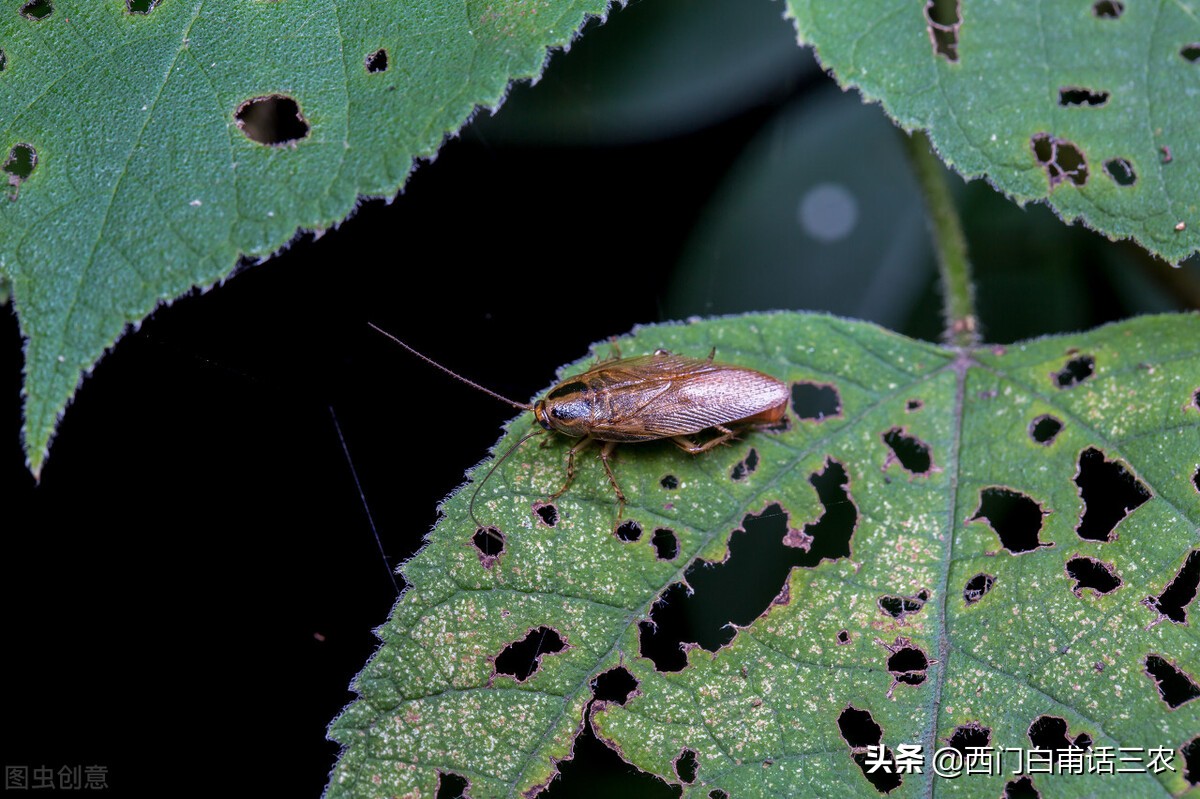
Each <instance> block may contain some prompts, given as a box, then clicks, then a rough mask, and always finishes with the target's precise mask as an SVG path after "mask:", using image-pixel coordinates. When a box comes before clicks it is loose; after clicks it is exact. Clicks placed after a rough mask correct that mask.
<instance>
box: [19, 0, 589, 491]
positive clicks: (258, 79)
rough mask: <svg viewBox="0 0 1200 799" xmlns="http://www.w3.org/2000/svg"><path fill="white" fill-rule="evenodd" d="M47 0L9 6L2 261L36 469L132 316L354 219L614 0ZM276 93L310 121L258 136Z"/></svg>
mask: <svg viewBox="0 0 1200 799" xmlns="http://www.w3.org/2000/svg"><path fill="white" fill-rule="evenodd" d="M33 5H36V6H37V9H36V10H37V11H38V13H36V14H35V13H33V10H31V11H30V12H29V13H17V12H16V10H15V8H14V7H12V6H10V7H9V9H8V10H7V11H6V12H5V13H4V14H3V16H0V48H2V50H3V56H2V57H0V60H2V65H0V147H2V148H3V149H2V150H0V160H4V162H5V169H6V171H7V173H8V174H7V175H6V177H7V178H8V181H7V183H8V199H6V200H5V201H4V202H2V203H0V274H3V276H4V277H6V278H8V279H9V280H11V282H12V294H13V299H14V303H15V307H16V309H17V311H18V313H19V315H20V319H21V328H22V333H23V334H24V336H25V337H26V340H27V344H26V349H25V377H26V389H25V390H26V405H25V414H26V418H25V428H24V435H25V443H26V448H27V453H28V457H29V461H30V465H31V466H32V468H33V470H34V472H35V473H36V472H38V471H39V470H40V468H41V465H42V463H43V461H44V459H45V457H46V452H47V448H48V446H49V442H50V438H51V437H52V435H53V431H54V428H55V425H56V423H57V420H58V418H59V417H60V416H61V414H62V412H63V409H64V408H65V407H66V404H67V403H68V401H69V400H70V398H71V396H72V395H73V393H74V391H75V389H76V387H77V385H78V384H79V381H80V379H81V377H82V376H83V375H84V374H86V373H87V372H88V371H90V370H91V369H92V367H93V366H94V364H95V363H96V361H97V360H98V359H99V358H100V356H101V355H102V354H103V353H104V351H105V349H106V348H108V347H110V346H112V344H113V343H114V342H115V341H116V339H117V338H118V337H119V336H120V334H121V333H122V331H123V330H124V329H125V327H126V326H127V325H129V324H137V323H138V322H139V321H140V320H141V319H142V318H143V317H145V316H146V315H147V314H148V313H150V311H151V310H153V309H154V307H155V306H156V305H158V304H160V303H164V302H169V301H171V300H172V299H174V298H175V297H177V296H179V295H181V294H183V293H185V292H187V291H189V290H190V289H191V288H192V287H193V286H211V285H212V284H213V283H215V282H217V281H219V280H221V279H223V278H225V277H227V276H228V275H229V274H230V273H231V271H232V270H233V268H234V267H235V265H236V264H237V263H238V261H239V259H249V260H254V259H256V258H261V257H265V256H267V255H269V254H270V253H272V252H274V251H276V250H278V249H279V248H280V247H282V246H284V245H285V244H286V243H287V242H288V241H289V240H290V239H291V238H292V237H293V236H295V234H296V231H297V228H302V229H309V230H322V229H324V228H327V227H329V226H330V225H332V224H335V223H336V222H338V221H340V220H341V219H343V218H344V217H345V216H346V215H347V214H349V213H350V212H351V210H353V208H354V206H355V204H356V203H357V202H358V198H359V197H360V196H364V195H365V196H373V197H390V196H392V195H394V194H395V193H396V191H397V190H398V189H399V187H400V186H401V184H402V183H403V182H404V179H405V177H406V176H407V175H408V173H409V171H410V170H411V168H412V165H413V161H414V159H415V158H421V157H428V156H431V155H433V153H435V152H436V150H437V148H438V146H439V145H440V143H441V142H442V140H443V139H444V137H445V136H446V134H447V133H449V132H452V131H455V130H457V129H458V128H459V127H460V126H461V125H462V124H463V123H464V122H465V121H466V120H467V119H468V117H469V116H470V115H471V114H472V112H473V111H474V110H475V109H476V107H478V106H480V105H484V106H495V105H497V104H498V103H499V102H500V101H501V99H502V98H503V96H504V92H505V90H506V87H507V86H508V84H509V82H510V81H511V80H513V79H514V78H521V77H531V76H536V75H538V74H539V73H540V72H541V69H542V66H543V64H544V62H545V59H546V50H547V48H548V47H552V46H561V45H564V44H566V43H567V42H569V41H570V39H571V37H572V36H573V35H574V32H575V31H576V30H577V29H578V28H579V27H580V25H581V24H582V23H583V20H584V18H585V15H587V14H599V13H603V12H604V11H605V9H606V8H607V2H606V0H496V1H495V2H482V1H476V0H470V1H469V2H466V3H462V2H444V1H441V2H439V1H432V0H431V1H430V2H421V3H395V2H392V3H378V2H364V1H363V0H351V1H350V2H339V3H316V4H314V3H279V2H255V3H236V4H220V3H218V4H213V3H201V2H197V0H192V1H191V2H184V1H183V0H179V1H177V2H168V3H163V4H162V5H159V6H156V7H153V8H152V9H150V10H149V11H148V13H132V12H129V11H127V10H126V7H125V5H124V4H123V3H120V2H114V0H108V1H107V2H103V3H98V2H69V0H54V2H53V3H52V4H51V3H47V2H40V3H38V4H33ZM145 5H147V4H143V7H144V6H145ZM45 12H48V13H45ZM380 51H384V52H386V68H383V67H384V63H385V62H384V60H383V59H382V58H381V57H379V56H378V55H377V54H378V53H379V52H380ZM270 97H281V98H289V101H290V102H292V103H294V105H292V106H288V105H287V101H285V102H284V103H283V104H282V112H281V113H282V115H283V119H282V120H281V121H282V122H283V123H291V130H290V132H289V129H288V128H287V127H286V125H285V126H284V128H283V129H282V136H283V137H284V138H285V139H286V140H285V141H282V142H281V143H279V144H264V143H260V141H255V140H252V139H251V138H250V136H249V135H248V134H249V133H250V132H254V131H256V130H259V131H261V130H262V129H261V128H255V127H254V120H253V114H247V113H245V112H248V111H252V110H253V109H254V108H256V107H257V108H258V109H259V110H262V111H267V112H269V111H270V110H271V105H272V104H270V103H258V104H251V105H250V106H247V103H249V102H250V101H252V100H255V99H256V98H270ZM297 110H298V112H299V114H300V115H302V117H303V124H300V123H299V122H298V121H297V120H296V118H295V114H296V112H297ZM240 112H242V115H243V116H245V117H246V119H245V120H244V122H245V127H243V125H242V123H241V122H239V113H240ZM267 116H268V117H269V116H270V114H269V113H268V114H267ZM267 122H268V123H269V122H270V120H269V119H268V120H267ZM268 129H269V125H268ZM255 135H258V136H259V137H260V138H262V136H263V134H262V133H261V132H259V133H255ZM268 141H278V139H276V138H269V139H268ZM10 153H11V156H10V155H7V154H10Z"/></svg>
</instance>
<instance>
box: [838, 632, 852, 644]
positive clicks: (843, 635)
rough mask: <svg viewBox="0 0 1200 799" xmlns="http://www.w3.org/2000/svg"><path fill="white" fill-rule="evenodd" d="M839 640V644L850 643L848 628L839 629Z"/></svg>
mask: <svg viewBox="0 0 1200 799" xmlns="http://www.w3.org/2000/svg"><path fill="white" fill-rule="evenodd" d="M837 642H838V644H848V643H850V633H849V631H847V630H838V634H837Z"/></svg>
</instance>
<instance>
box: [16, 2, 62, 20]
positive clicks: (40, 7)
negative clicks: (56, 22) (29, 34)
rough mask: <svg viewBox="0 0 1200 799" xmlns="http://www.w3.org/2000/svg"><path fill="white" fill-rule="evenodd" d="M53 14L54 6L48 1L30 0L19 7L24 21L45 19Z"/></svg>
mask: <svg viewBox="0 0 1200 799" xmlns="http://www.w3.org/2000/svg"><path fill="white" fill-rule="evenodd" d="M53 13H54V4H53V3H51V2H50V0H31V2H28V3H26V4H25V5H23V6H21V16H23V17H25V18H26V19H45V18H46V17H48V16H50V15H51V14H53Z"/></svg>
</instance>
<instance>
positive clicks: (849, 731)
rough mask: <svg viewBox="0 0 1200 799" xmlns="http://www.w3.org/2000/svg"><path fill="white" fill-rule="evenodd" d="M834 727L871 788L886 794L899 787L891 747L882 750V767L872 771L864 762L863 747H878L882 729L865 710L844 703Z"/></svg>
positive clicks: (865, 750) (865, 756) (865, 761)
mask: <svg viewBox="0 0 1200 799" xmlns="http://www.w3.org/2000/svg"><path fill="white" fill-rule="evenodd" d="M838 729H839V731H840V732H841V734H842V740H844V741H845V742H846V745H847V746H849V747H850V756H851V758H852V759H853V760H854V762H855V763H857V764H858V767H859V769H860V770H861V771H862V773H863V776H865V777H866V778H867V780H868V781H870V783H871V785H872V786H874V788H875V790H877V791H879V792H880V793H890V792H891V791H893V790H895V789H896V788H898V787H900V783H901V779H900V775H899V773H897V772H898V769H896V768H895V756H894V755H893V753H892V750H891V749H887V748H885V749H884V756H883V758H882V760H883V761H884V762H885V763H886V764H887V767H886V768H878V769H875V770H874V771H872V770H871V769H872V766H870V765H869V764H868V763H867V747H869V746H878V745H879V744H880V743H881V742H882V741H883V729H882V728H881V727H880V726H879V725H878V724H876V723H875V719H873V718H872V717H871V714H870V713H869V712H868V711H866V710H859V709H858V708H856V707H854V706H853V705H847V706H846V709H845V710H843V711H842V712H841V715H839V716H838Z"/></svg>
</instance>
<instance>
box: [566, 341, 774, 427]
mask: <svg viewBox="0 0 1200 799" xmlns="http://www.w3.org/2000/svg"><path fill="white" fill-rule="evenodd" d="M589 378H590V379H589ZM583 379H585V380H587V382H588V384H589V385H590V386H593V387H595V388H597V389H601V391H600V392H598V393H599V394H600V395H601V396H603V397H604V398H605V399H604V402H603V403H602V405H603V410H601V409H600V408H597V410H598V411H599V412H598V413H597V414H596V415H595V416H594V417H593V419H592V423H591V425H590V426H589V433H590V435H592V436H593V437H594V438H598V439H601V440H603V441H650V440H653V439H658V438H669V437H671V436H679V435H690V434H692V433H698V432H700V431H701V430H705V429H707V428H710V427H713V426H714V425H729V424H736V423H738V422H741V421H745V420H749V419H752V418H753V417H756V416H760V415H763V414H767V415H768V416H769V415H770V414H769V412H770V411H772V410H775V409H781V408H782V407H784V406H785V405H786V403H787V400H788V393H789V392H788V388H787V386H786V385H785V384H783V383H781V382H780V381H778V380H776V379H775V378H773V377H771V376H769V375H765V374H763V373H761V372H756V371H754V370H753V369H745V368H742V367H737V366H729V365H726V364H720V363H712V362H710V361H707V360H699V359H695V358H684V357H681V356H674V355H672V356H663V355H652V356H645V357H642V358H630V359H627V360H625V361H618V362H617V363H615V364H612V365H610V366H609V367H607V368H605V367H603V366H601V367H597V368H596V369H594V370H593V371H592V372H590V373H588V374H587V375H585V376H583ZM601 387H602V388H601ZM781 417H782V411H780V412H779V413H777V414H775V418H781Z"/></svg>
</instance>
